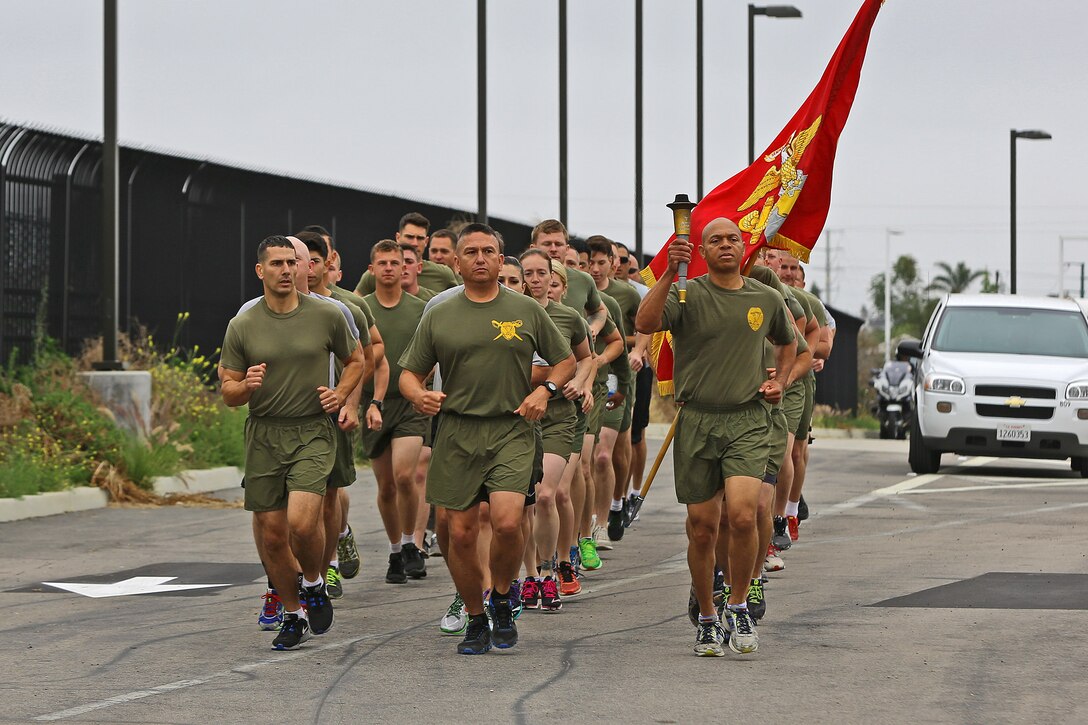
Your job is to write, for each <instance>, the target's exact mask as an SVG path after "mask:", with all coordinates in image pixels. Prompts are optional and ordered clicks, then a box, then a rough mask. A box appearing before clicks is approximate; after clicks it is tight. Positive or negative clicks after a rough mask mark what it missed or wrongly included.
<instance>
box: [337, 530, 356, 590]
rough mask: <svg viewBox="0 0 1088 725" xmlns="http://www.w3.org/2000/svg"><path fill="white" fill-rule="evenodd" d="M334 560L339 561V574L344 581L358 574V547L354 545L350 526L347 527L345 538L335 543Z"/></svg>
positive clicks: (353, 536) (353, 535)
mask: <svg viewBox="0 0 1088 725" xmlns="http://www.w3.org/2000/svg"><path fill="white" fill-rule="evenodd" d="M336 558H337V559H338V560H339V561H340V573H341V574H342V575H343V576H344V578H345V579H354V578H355V577H356V575H358V574H359V547H357V546H356V545H355V534H354V533H352V531H351V526H348V533H347V536H345V537H343V538H342V539H340V540H339V541H337V542H336Z"/></svg>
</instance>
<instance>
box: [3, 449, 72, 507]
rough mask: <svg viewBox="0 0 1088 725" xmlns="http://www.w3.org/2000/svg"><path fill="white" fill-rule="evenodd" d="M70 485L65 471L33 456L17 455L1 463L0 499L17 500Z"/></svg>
mask: <svg viewBox="0 0 1088 725" xmlns="http://www.w3.org/2000/svg"><path fill="white" fill-rule="evenodd" d="M69 485H70V483H69V480H68V478H67V477H66V476H65V472H64V471H63V470H58V469H57V468H56V467H55V466H52V465H50V464H48V463H46V462H44V461H42V460H40V459H36V458H34V457H32V456H24V455H17V456H12V457H10V458H7V459H6V460H4V461H2V462H0V498H16V497H19V496H29V495H30V494H35V493H44V492H46V491H60V490H61V489H65V488H68V487H69Z"/></svg>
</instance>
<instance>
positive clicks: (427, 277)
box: [355, 259, 460, 295]
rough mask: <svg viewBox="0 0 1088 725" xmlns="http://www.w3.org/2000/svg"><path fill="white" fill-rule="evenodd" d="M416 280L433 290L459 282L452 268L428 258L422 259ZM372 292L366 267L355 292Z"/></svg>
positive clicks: (453, 285)
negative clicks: (420, 269)
mask: <svg viewBox="0 0 1088 725" xmlns="http://www.w3.org/2000/svg"><path fill="white" fill-rule="evenodd" d="M416 281H417V282H418V283H419V286H420V287H426V288H427V289H429V290H432V291H434V292H441V291H443V290H448V289H449V288H450V287H456V286H457V285H458V284H460V283H459V282H458V281H457V277H456V276H455V275H454V273H453V270H452V269H450V268H449V267H447V266H446V265H444V264H436V263H435V262H432V261H431V260H429V259H424V260H423V271H421V272H420V273H419V277H417V278H416ZM373 292H374V275H373V274H371V273H370V270H369V269H368V270H367V271H365V272H363V276H362V277H361V278H360V279H359V284H358V285H356V287H355V294H357V295H369V294H372V293H373Z"/></svg>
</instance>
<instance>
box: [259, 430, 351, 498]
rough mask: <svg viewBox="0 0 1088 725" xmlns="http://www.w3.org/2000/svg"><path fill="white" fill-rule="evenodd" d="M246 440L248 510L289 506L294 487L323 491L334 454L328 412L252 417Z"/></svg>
mask: <svg viewBox="0 0 1088 725" xmlns="http://www.w3.org/2000/svg"><path fill="white" fill-rule="evenodd" d="M245 442H246V464H245V482H246V492H245V508H246V510H247V511H278V510H280V509H284V508H287V495H288V494H289V493H290V492H292V491H307V492H309V493H316V494H317V495H319V496H324V495H325V483H326V481H327V480H328V478H329V474H330V473H332V468H333V463H334V460H335V458H336V431H335V428H334V426H333V424H332V421H331V420H330V419H329V416H327V415H325V414H324V413H322V414H320V415H316V416H310V417H307V418H272V417H269V416H260V417H255V416H250V417H248V418H246V426H245Z"/></svg>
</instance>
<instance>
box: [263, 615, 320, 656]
mask: <svg viewBox="0 0 1088 725" xmlns="http://www.w3.org/2000/svg"><path fill="white" fill-rule="evenodd" d="M310 636H311V635H310V623H309V622H307V621H306V618H305V617H300V616H298V615H297V614H285V615H283V626H281V627H280V633H279V634H277V635H276V638H275V639H274V640H272V649H278V650H285V649H297V648H298V646H299V645H300V644H302V643H303V642H305V641H306V640H308V639H309V638H310Z"/></svg>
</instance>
